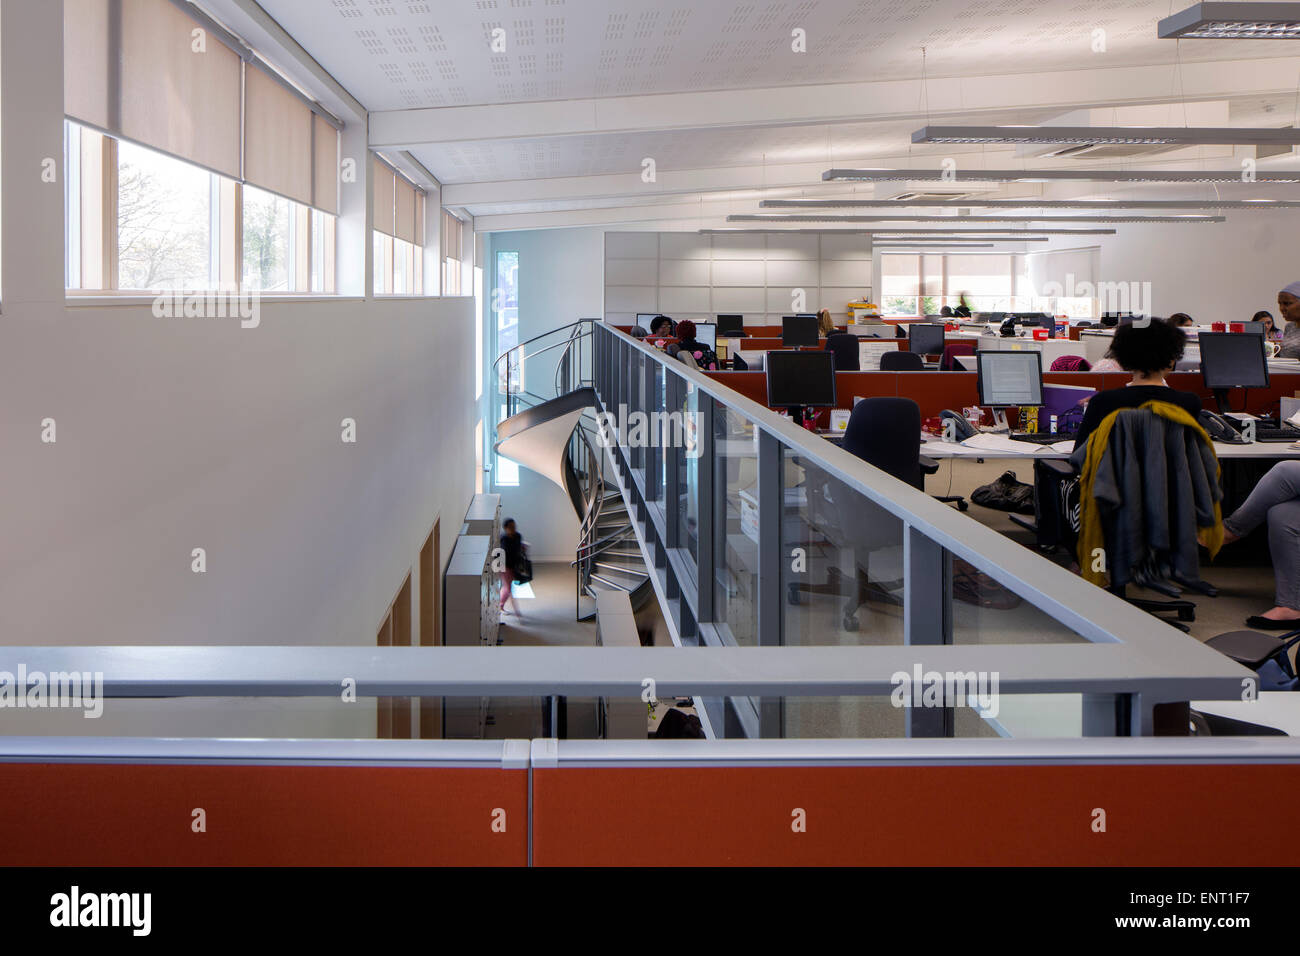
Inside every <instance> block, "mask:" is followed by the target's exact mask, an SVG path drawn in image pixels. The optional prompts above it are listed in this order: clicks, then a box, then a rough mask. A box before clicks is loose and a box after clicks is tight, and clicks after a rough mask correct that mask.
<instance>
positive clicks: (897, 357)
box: [880, 352, 925, 372]
mask: <svg viewBox="0 0 1300 956" xmlns="http://www.w3.org/2000/svg"><path fill="white" fill-rule="evenodd" d="M923 368H925V360H924V359H923V358H921V356H920V355H919V354H918V353H916V352H885V353H883V354H882V355H881V356H880V370H881V371H882V372H919V371H921V370H922V369H923Z"/></svg>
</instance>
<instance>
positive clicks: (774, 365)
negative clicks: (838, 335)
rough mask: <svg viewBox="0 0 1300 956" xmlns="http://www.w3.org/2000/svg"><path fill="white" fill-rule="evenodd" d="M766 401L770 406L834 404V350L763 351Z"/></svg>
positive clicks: (800, 406)
mask: <svg viewBox="0 0 1300 956" xmlns="http://www.w3.org/2000/svg"><path fill="white" fill-rule="evenodd" d="M767 404H768V405H769V406H771V407H772V408H827V407H829V408H833V407H835V353H833V352H827V351H825V350H817V351H812V352H790V351H780V350H778V351H773V352H768V353H767Z"/></svg>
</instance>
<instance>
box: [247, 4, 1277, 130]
mask: <svg viewBox="0 0 1300 956" xmlns="http://www.w3.org/2000/svg"><path fill="white" fill-rule="evenodd" d="M260 2H261V5H262V6H263V7H264V8H265V9H266V10H267V12H269V13H270V14H271V15H272V16H273V17H274V18H275V19H276V20H277V21H278V22H279V23H280V25H281V26H283V27H284V28H285V29H286V30H288V31H289V32H290V33H291V34H292V35H293V36H294V37H295V38H296V39H297V40H298V42H299V43H301V44H302V45H303V46H304V47H305V48H306V49H307V50H308V52H310V53H311V54H312V55H313V56H314V57H315V58H316V59H317V60H318V61H319V62H320V63H322V64H323V65H324V66H325V68H326V69H328V70H329V71H330V72H331V73H332V74H333V75H334V77H335V79H337V80H338V81H339V82H340V83H342V84H343V85H344V86H345V87H347V89H348V90H349V91H350V92H351V93H352V95H353V96H355V97H356V98H357V99H358V100H360V101H361V103H362V104H363V105H364V106H365V107H366V108H367V109H369V110H388V109H409V108H414V107H432V106H466V105H475V104H486V103H517V102H526V101H530V100H556V99H575V98H585V97H601V96H630V95H639V94H647V93H670V92H683V91H692V92H695V91H700V90H718V89H748V88H759V87H766V86H790V85H799V84H815V83H835V82H849V81H862V80H873V79H882V78H895V79H897V78H905V77H919V76H920V75H921V71H922V55H921V48H922V47H925V50H926V54H925V62H926V72H927V74H928V75H930V76H973V75H981V74H990V73H997V74H1005V73H1027V72H1033V71H1036V70H1043V69H1051V70H1086V69H1095V68H1097V67H1099V66H1102V65H1104V66H1105V67H1107V68H1110V67H1116V66H1128V65H1148V64H1152V63H1173V62H1174V58H1175V55H1176V48H1179V47H1180V52H1179V54H1178V55H1180V56H1181V57H1182V60H1183V61H1184V62H1192V61H1196V60H1214V59H1224V58H1241V57H1250V56H1277V55H1278V54H1279V51H1278V49H1277V43H1278V41H1269V40H1249V41H1240V40H1217V41H1212V40H1197V41H1184V42H1182V43H1181V44H1176V43H1173V42H1171V41H1168V40H1159V39H1157V38H1156V22H1157V21H1158V20H1159V19H1160V18H1162V17H1165V16H1168V15H1169V13H1170V12H1171V8H1170V4H1169V0H1093V2H1090V3H1088V4H1087V9H1086V10H1085V9H1084V8H1083V5H1082V4H1081V3H1080V2H1079V0H908V2H898V0H745V2H739V3H737V2H731V0H709V2H708V3H707V4H705V3H699V2H695V3H691V2H685V0H666V2H654V0H436V2H435V0H260ZM1181 5H1182V4H1181V0H1180V2H1179V6H1181ZM498 27H499V28H501V29H504V30H505V31H506V32H505V41H506V49H505V52H504V53H494V52H493V51H492V49H491V48H490V41H491V38H492V30H493V29H494V28H498ZM795 28H800V29H803V30H805V31H806V34H807V44H808V49H807V53H804V54H797V53H794V52H792V50H791V31H792V30H793V29H795ZM1096 29H1102V30H1105V31H1106V52H1104V53H1094V52H1093V49H1092V46H1093V31H1094V30H1096Z"/></svg>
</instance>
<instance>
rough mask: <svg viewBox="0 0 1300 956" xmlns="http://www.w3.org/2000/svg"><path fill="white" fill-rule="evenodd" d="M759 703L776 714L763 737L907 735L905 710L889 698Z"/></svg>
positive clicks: (806, 698) (766, 727) (817, 698)
mask: <svg viewBox="0 0 1300 956" xmlns="http://www.w3.org/2000/svg"><path fill="white" fill-rule="evenodd" d="M763 704H764V705H766V706H767V707H768V708H769V710H768V712H769V713H776V714H778V715H779V718H778V720H776V721H774V722H773V724H774V726H767V725H765V726H764V727H763V736H764V737H785V738H793V739H806V738H845V737H847V738H854V737H868V738H879V737H904V736H906V734H907V716H906V711H905V710H903V709H902V708H901V707H896V706H894V704H893V702H892V701H891V700H890V698H889V697H884V696H881V697H860V696H859V697H784V698H777V699H776V700H772V699H771V698H764V700H763ZM774 705H775V706H774ZM778 726H779V733H778V732H777V731H778Z"/></svg>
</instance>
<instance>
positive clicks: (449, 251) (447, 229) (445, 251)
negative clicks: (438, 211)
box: [442, 209, 465, 262]
mask: <svg viewBox="0 0 1300 956" xmlns="http://www.w3.org/2000/svg"><path fill="white" fill-rule="evenodd" d="M464 225H465V224H464V223H462V222H461V221H460V220H459V219H457V218H456V217H455V216H453V215H452V214H451V213H449V212H447V211H446V210H445V209H444V210H443V211H442V257H443V258H444V259H455V260H456V261H457V262H463V261H464V260H465V256H464V255H463V253H464V251H465V247H464V238H465V229H464Z"/></svg>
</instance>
